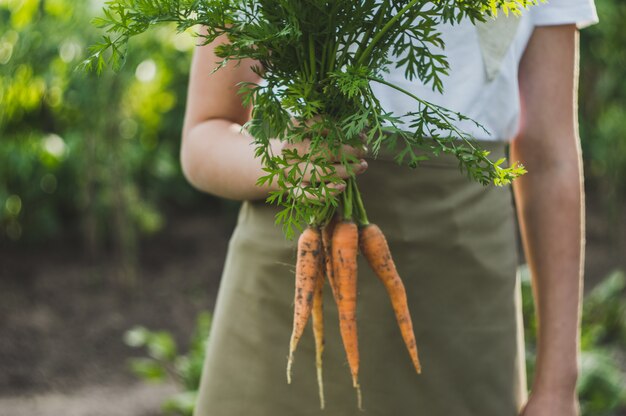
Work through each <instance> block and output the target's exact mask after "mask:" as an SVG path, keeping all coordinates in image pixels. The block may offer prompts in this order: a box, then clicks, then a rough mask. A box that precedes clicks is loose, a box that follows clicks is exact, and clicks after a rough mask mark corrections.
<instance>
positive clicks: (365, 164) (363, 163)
mask: <svg viewBox="0 0 626 416" xmlns="http://www.w3.org/2000/svg"><path fill="white" fill-rule="evenodd" d="M368 166H369V165H368V164H367V162H366V161H365V159H361V167H362V168H363V170H365V169H367V167H368Z"/></svg>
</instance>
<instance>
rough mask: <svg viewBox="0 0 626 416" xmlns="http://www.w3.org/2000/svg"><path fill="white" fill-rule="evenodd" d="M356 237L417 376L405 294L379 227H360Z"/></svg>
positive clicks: (413, 340)
mask: <svg viewBox="0 0 626 416" xmlns="http://www.w3.org/2000/svg"><path fill="white" fill-rule="evenodd" d="M359 237H360V238H359V240H360V246H361V252H362V253H363V255H364V256H365V258H366V259H367V261H368V263H369V265H370V267H371V268H372V270H373V271H374V272H375V273H376V275H377V276H378V278H379V279H380V280H381V281H382V282H383V284H384V285H385V288H386V289H387V293H388V294H389V298H390V299H391V305H392V306H393V311H394V312H395V314H396V320H397V321H398V326H399V327H400V333H401V334H402V338H403V339H404V344H405V345H406V347H407V349H408V350H409V355H410V356H411V360H412V361H413V366H414V367H415V370H416V371H417V373H418V374H419V373H420V372H421V366H420V362H419V358H418V354H417V344H416V342H415V335H414V333H413V323H412V322H411V315H410V313H409V306H408V303H407V299H406V291H405V289H404V284H403V283H402V280H401V279H400V275H399V274H398V271H397V270H396V266H395V264H394V262H393V259H392V258H391V252H390V250H389V246H388V244H387V239H386V238H385V235H384V234H383V232H382V231H381V230H380V228H379V227H378V226H377V225H375V224H368V225H366V226H365V227H364V228H362V229H361V231H360V236H359Z"/></svg>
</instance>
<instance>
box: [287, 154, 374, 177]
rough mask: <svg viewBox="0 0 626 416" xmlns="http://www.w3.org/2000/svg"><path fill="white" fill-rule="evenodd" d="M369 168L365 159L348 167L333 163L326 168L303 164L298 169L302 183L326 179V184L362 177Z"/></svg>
mask: <svg viewBox="0 0 626 416" xmlns="http://www.w3.org/2000/svg"><path fill="white" fill-rule="evenodd" d="M367 166H368V165H367V162H366V161H365V160H364V159H359V160H357V161H356V162H355V163H350V164H348V165H347V166H346V165H343V164H341V163H333V164H332V165H329V166H327V167H326V168H322V167H321V166H319V165H314V164H312V163H306V162H302V163H300V164H299V166H298V167H299V169H300V172H301V175H302V181H303V182H308V183H311V182H320V178H325V180H326V182H332V181H333V180H339V179H348V178H349V177H351V176H352V175H353V174H354V175H360V174H361V173H363V172H365V171H366V170H367Z"/></svg>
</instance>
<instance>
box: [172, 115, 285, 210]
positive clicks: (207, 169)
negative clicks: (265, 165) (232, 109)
mask: <svg viewBox="0 0 626 416" xmlns="http://www.w3.org/2000/svg"><path fill="white" fill-rule="evenodd" d="M252 140H253V139H252V137H251V136H249V135H248V134H246V132H245V131H243V132H241V125H239V124H237V123H234V122H231V121H228V120H225V119H212V120H207V121H205V122H202V123H198V124H196V125H195V126H193V127H190V128H189V130H188V131H186V132H185V133H184V137H183V142H182V147H181V164H182V168H183V172H184V174H185V177H186V178H187V180H188V181H189V182H190V183H191V184H192V185H193V186H194V187H195V188H197V189H199V190H201V191H203V192H207V193H210V194H213V195H216V196H220V197H223V198H228V199H234V200H255V199H263V198H265V197H266V196H267V195H268V193H269V191H270V190H272V189H273V188H270V187H269V186H258V185H256V182H257V179H258V178H259V177H261V176H263V175H264V171H263V170H262V164H261V159H259V158H256V157H255V154H254V152H255V148H254V146H253V144H252ZM279 146H280V143H279V142H278V140H277V141H276V142H275V146H274V148H275V150H276V151H277V152H280V150H279Z"/></svg>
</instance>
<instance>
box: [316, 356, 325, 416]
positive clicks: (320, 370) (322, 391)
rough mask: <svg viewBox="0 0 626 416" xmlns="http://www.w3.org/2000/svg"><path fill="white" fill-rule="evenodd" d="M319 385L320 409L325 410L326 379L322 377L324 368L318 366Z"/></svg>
mask: <svg viewBox="0 0 626 416" xmlns="http://www.w3.org/2000/svg"><path fill="white" fill-rule="evenodd" d="M317 386H318V389H319V394H320V409H321V410H324V407H325V404H326V400H325V399H324V380H323V379H322V368H321V367H318V368H317Z"/></svg>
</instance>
